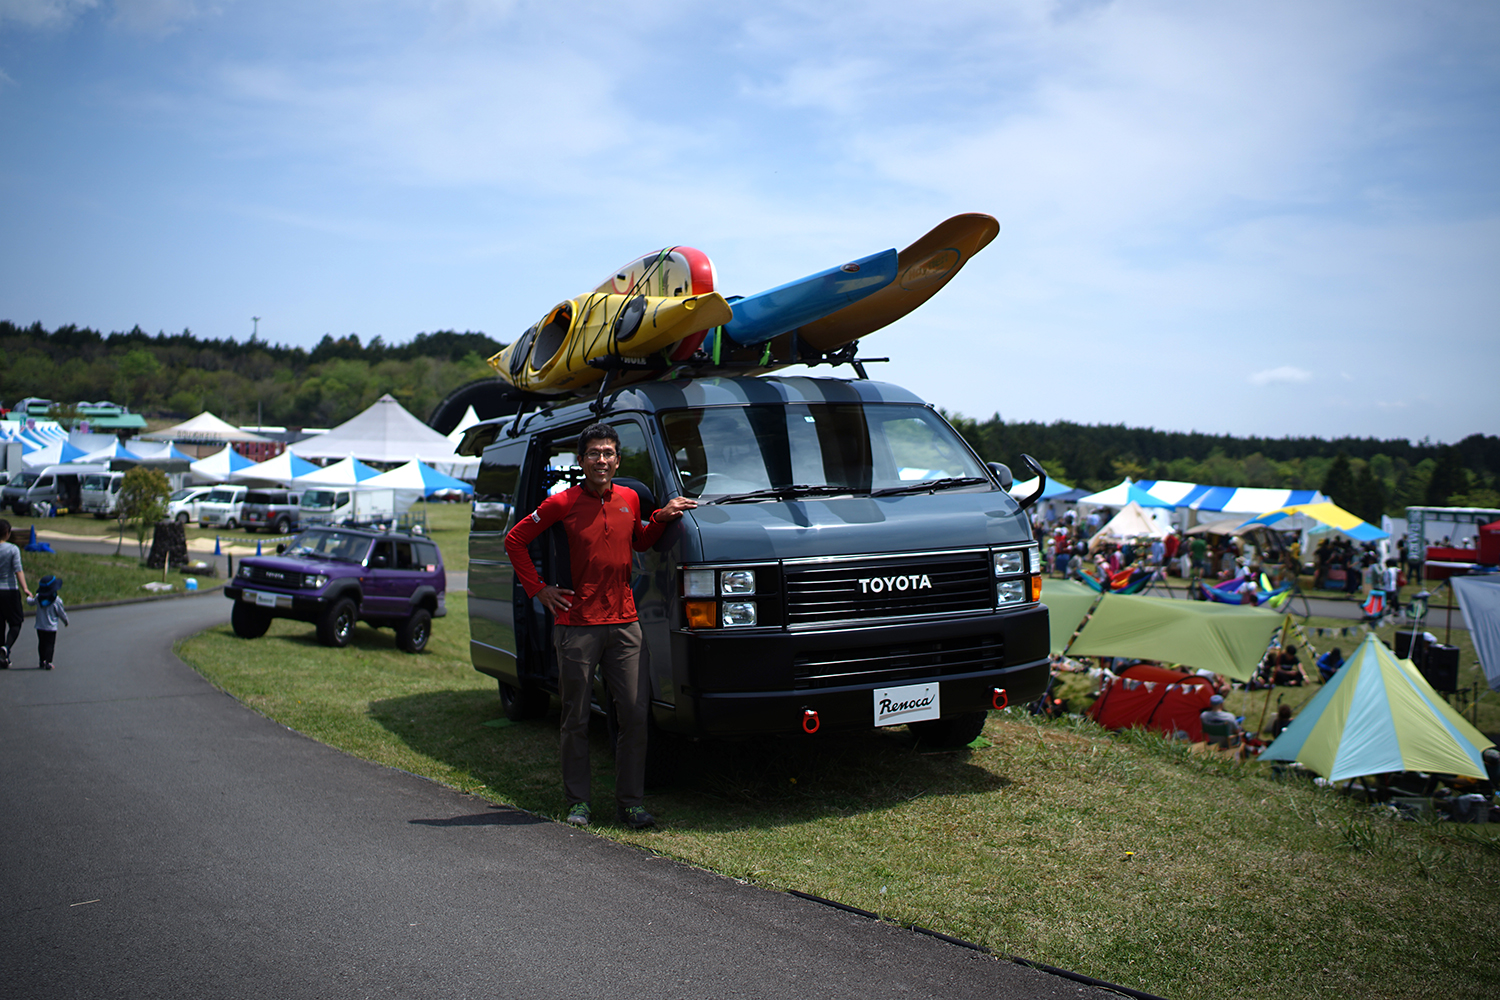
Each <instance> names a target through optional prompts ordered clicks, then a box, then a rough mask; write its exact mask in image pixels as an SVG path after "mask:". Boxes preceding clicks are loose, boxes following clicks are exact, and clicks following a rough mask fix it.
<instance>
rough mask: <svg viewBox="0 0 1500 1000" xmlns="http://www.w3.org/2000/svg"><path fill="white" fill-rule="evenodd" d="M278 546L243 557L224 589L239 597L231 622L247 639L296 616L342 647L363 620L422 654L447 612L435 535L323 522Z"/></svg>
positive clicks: (326, 641)
mask: <svg viewBox="0 0 1500 1000" xmlns="http://www.w3.org/2000/svg"><path fill="white" fill-rule="evenodd" d="M277 549H278V552H277V554H276V555H274V556H248V557H246V558H244V559H242V560H240V564H239V569H238V571H237V572H236V573H235V576H234V579H233V580H231V581H230V582H229V584H228V585H227V586H226V587H225V588H224V596H225V597H228V598H229V599H230V600H231V601H233V602H234V608H233V609H232V611H231V612H230V624H231V625H232V626H233V627H234V634H235V635H237V636H239V637H240V638H242V639H258V638H260V637H261V636H263V635H265V634H266V629H268V628H270V627H271V622H272V621H273V620H275V619H277V618H290V619H293V620H295V621H303V622H310V623H312V624H313V625H316V626H317V630H318V641H319V642H321V643H323V644H324V645H325V646H335V647H342V646H347V645H348V644H349V640H350V638H351V637H352V636H353V634H354V624H355V622H356V621H362V622H364V623H365V624H367V625H370V626H373V627H375V628H394V629H395V630H396V643H397V645H399V646H400V647H401V648H402V649H404V650H406V651H407V652H408V653H420V652H421V651H422V650H423V649H425V648H426V647H427V640H428V639H429V638H431V636H432V620H433V619H434V618H442V617H443V616H444V615H446V614H447V613H448V606H447V593H448V578H447V574H446V573H445V572H444V570H443V556H442V553H441V552H440V551H439V550H438V547H437V543H436V542H433V541H432V540H431V539H429V538H424V537H421V536H419V535H408V534H403V533H396V532H393V533H389V534H387V533H382V532H374V531H364V530H360V529H356V528H333V527H327V528H324V527H318V528H309V529H307V530H306V531H304V532H302V533H301V534H300V535H298V536H297V537H296V538H295V539H293V540H292V542H291V544H290V545H279V546H277Z"/></svg>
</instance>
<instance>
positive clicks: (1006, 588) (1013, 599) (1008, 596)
mask: <svg viewBox="0 0 1500 1000" xmlns="http://www.w3.org/2000/svg"><path fill="white" fill-rule="evenodd" d="M1026 591H1027V587H1026V581H1025V580H1001V581H1000V582H999V583H997V584H995V599H996V603H997V604H1020V603H1021V602H1023V601H1025V600H1026Z"/></svg>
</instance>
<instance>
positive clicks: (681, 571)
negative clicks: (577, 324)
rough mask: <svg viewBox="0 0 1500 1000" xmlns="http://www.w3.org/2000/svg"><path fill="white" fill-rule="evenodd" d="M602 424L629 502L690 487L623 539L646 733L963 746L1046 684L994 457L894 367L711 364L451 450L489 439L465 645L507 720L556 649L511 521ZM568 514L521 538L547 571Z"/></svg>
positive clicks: (481, 433) (544, 700) (1027, 559)
mask: <svg viewBox="0 0 1500 1000" xmlns="http://www.w3.org/2000/svg"><path fill="white" fill-rule="evenodd" d="M595 420H603V421H604V422H606V423H609V424H611V425H613V426H614V428H615V430H616V431H618V432H619V435H620V444H621V450H622V456H621V461H620V468H619V473H618V475H617V477H616V479H615V481H616V482H617V483H619V484H622V485H625V486H629V487H630V488H632V489H634V490H636V491H637V492H638V493H640V494H641V509H642V510H643V511H650V510H653V509H655V508H657V507H659V506H661V505H662V504H663V503H665V502H666V500H668V499H669V498H671V497H673V496H676V495H685V496H689V497H693V498H695V499H697V500H698V501H699V506H698V507H697V508H696V509H695V510H692V511H689V512H688V513H687V514H686V515H685V516H684V517H683V518H682V519H681V520H680V521H678V522H676V523H675V524H673V525H672V526H671V527H669V528H668V529H667V531H666V533H665V534H664V535H663V536H662V537H661V539H660V541H659V542H658V543H657V544H656V546H655V547H654V548H653V549H651V550H650V551H647V552H644V553H637V554H636V555H635V563H634V579H633V584H632V586H633V589H634V593H635V602H636V607H637V609H638V611H639V614H640V622H641V627H642V630H643V632H644V637H645V651H644V654H643V668H644V670H645V671H646V674H647V675H648V676H649V678H650V684H651V709H652V711H651V723H652V725H653V726H654V727H656V728H658V729H660V730H663V731H667V732H674V733H680V734H685V735H688V736H711V737H737V736H749V735H759V734H779V733H788V734H809V735H814V734H819V733H829V732H836V731H841V730H842V731H848V730H858V729H870V728H871V727H877V726H892V725H902V724H906V725H910V726H911V727H912V729H913V730H914V731H916V732H917V734H918V736H919V737H920V738H921V739H922V741H923V742H925V743H928V744H939V745H962V744H964V743H967V742H969V741H971V740H972V739H973V738H974V737H975V736H977V735H978V733H979V731H980V729H981V728H982V727H983V725H984V720H985V715H986V713H987V711H988V710H990V709H991V708H1000V707H1004V706H1005V705H1006V704H1007V703H1011V704H1021V703H1025V702H1029V701H1032V700H1034V699H1036V698H1037V697H1039V696H1040V695H1041V694H1042V693H1043V691H1044V689H1045V688H1046V684H1047V677H1048V665H1047V654H1048V626H1047V609H1046V607H1045V606H1043V605H1042V604H1041V603H1040V599H1041V588H1042V569H1043V567H1042V561H1041V554H1040V552H1039V551H1038V548H1037V545H1036V543H1035V542H1034V541H1033V538H1032V534H1031V530H1030V526H1029V524H1028V521H1027V518H1026V516H1025V514H1024V513H1023V512H1022V509H1021V507H1020V505H1018V504H1017V502H1016V501H1015V500H1014V499H1013V498H1012V497H1011V496H1010V495H1009V494H1008V493H1007V492H1006V489H1005V487H1009V485H1010V482H1009V477H1010V474H1009V472H1008V470H1006V469H1005V468H1004V467H1003V466H987V465H986V464H985V463H984V462H983V461H981V460H980V458H979V457H978V456H977V455H975V454H974V452H973V451H972V450H971V449H970V448H969V447H968V445H967V444H966V443H965V442H964V440H963V439H962V438H961V437H960V436H959V435H958V433H957V432H956V431H954V429H953V428H952V427H951V426H950V425H949V424H948V423H947V421H945V420H944V419H943V418H942V416H941V415H940V414H939V413H938V412H937V411H936V410H935V409H934V408H933V407H931V406H930V405H928V404H926V403H924V402H923V401H922V400H920V399H918V398H917V397H916V396H914V395H912V394H911V393H910V392H908V391H907V390H905V389H902V388H899V387H897V386H894V385H890V384H887V383H881V382H875V381H868V380H865V379H851V380H844V379H831V378H806V377H777V376H770V377H756V378H702V379H692V380H684V381H658V382H647V383H642V384H638V385H636V386H633V387H630V388H627V389H623V390H620V391H618V392H616V393H614V394H613V395H611V396H608V397H601V399H600V400H599V401H598V402H588V401H582V402H569V403H564V404H555V405H551V406H547V407H543V408H541V409H536V410H532V411H530V412H527V411H522V412H521V413H519V414H517V415H516V416H512V417H504V418H501V419H498V420H492V421H488V422H486V423H483V424H480V425H477V426H475V427H473V428H470V429H469V430H468V432H467V433H466V436H465V439H464V443H463V444H462V445H461V446H460V451H461V452H463V453H467V454H471V455H479V454H482V456H483V462H482V465H481V467H480V472H479V479H478V483H477V487H476V490H475V498H474V516H473V523H472V531H471V534H470V537H469V616H470V623H471V644H470V648H471V655H472V659H473V663H474V667H475V669H476V670H479V671H481V672H483V673H486V674H489V675H490V676H492V677H494V678H496V679H497V681H498V682H499V690H500V697H501V701H502V703H503V705H504V708H505V711H506V713H507V715H509V716H510V717H511V718H513V719H520V718H525V717H527V716H529V715H533V714H536V713H539V712H541V711H544V710H545V709H546V707H547V705H548V699H549V697H550V696H551V695H553V694H555V693H556V691H557V667H556V664H555V662H554V657H553V651H552V642H551V627H552V618H551V615H550V613H548V612H547V611H546V609H544V608H543V607H542V605H541V602H539V601H536V600H533V599H530V598H528V597H527V596H526V593H525V591H524V590H523V589H522V587H521V585H520V582H519V581H518V580H517V579H516V577H515V574H514V572H513V571H512V568H511V564H510V562H509V560H508V559H507V558H506V554H505V533H506V531H507V530H509V528H510V527H511V526H512V525H513V524H515V523H516V520H517V518H519V517H524V516H526V515H527V514H529V513H530V512H531V511H532V510H533V509H535V508H536V506H537V505H538V504H539V503H540V502H541V501H542V500H543V499H544V498H545V497H546V496H547V495H549V493H552V492H555V491H558V490H561V489H566V488H567V487H568V486H569V485H571V484H573V483H576V482H580V481H581V480H582V472H581V470H580V468H579V466H578V456H577V455H575V454H574V449H575V447H576V441H577V437H578V433H579V431H580V430H582V429H583V427H584V426H585V425H586V424H589V423H592V422H593V421H595ZM1038 492H1039V491H1038ZM560 532H561V528H560V527H557V526H554V527H553V528H552V529H550V530H549V531H548V532H546V533H544V534H543V535H542V536H540V537H539V538H537V539H536V541H535V542H533V543H532V556H533V558H535V560H536V562H537V565H538V567H539V568H540V570H541V573H542V578H543V579H545V580H548V581H552V582H557V581H560V580H563V579H564V577H563V575H562V574H563V573H565V572H566V569H565V567H566V564H567V555H566V548H565V542H564V541H563V540H562V539H561V538H560V537H559V535H560ZM601 693H602V692H601ZM598 704H601V705H608V704H609V702H608V700H607V699H602V698H601V699H600V700H599V702H598Z"/></svg>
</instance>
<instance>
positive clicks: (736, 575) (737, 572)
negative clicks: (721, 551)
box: [719, 569, 755, 596]
mask: <svg viewBox="0 0 1500 1000" xmlns="http://www.w3.org/2000/svg"><path fill="white" fill-rule="evenodd" d="M719 587H720V588H722V589H721V591H720V592H721V593H723V594H724V595H726V596H727V595H729V594H753V593H755V570H753V569H726V570H725V571H724V572H722V573H720V574H719Z"/></svg>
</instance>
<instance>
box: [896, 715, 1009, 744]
mask: <svg viewBox="0 0 1500 1000" xmlns="http://www.w3.org/2000/svg"><path fill="white" fill-rule="evenodd" d="M989 715H990V713H989V712H988V711H978V712H968V713H966V714H964V715H953V716H949V717H948V718H946V719H929V720H927V721H926V722H911V723H908V724H907V727H906V728H908V729H910V730H911V734H912V735H913V736H915V737H916V738H917V742H918V743H920V744H922V745H923V746H929V747H945V748H949V749H954V748H957V747H966V746H968V745H969V744H970V743H973V742H974V741H975V740H976V739H978V738H979V734H980V733H982V732H984V720H985V719H987V718H989Z"/></svg>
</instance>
